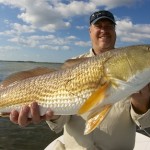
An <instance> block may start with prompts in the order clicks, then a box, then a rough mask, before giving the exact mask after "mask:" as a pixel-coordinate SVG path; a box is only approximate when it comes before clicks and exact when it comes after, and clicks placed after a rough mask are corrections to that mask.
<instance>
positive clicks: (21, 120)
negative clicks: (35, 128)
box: [10, 102, 59, 127]
mask: <svg viewBox="0 0 150 150" xmlns="http://www.w3.org/2000/svg"><path fill="white" fill-rule="evenodd" d="M29 112H30V113H31V118H28V114H29ZM58 117H59V116H54V115H53V112H52V111H51V110H49V111H47V112H46V114H45V115H44V116H40V112H39V106H38V104H37V102H33V103H32V104H31V106H30V107H29V106H27V105H26V106H23V107H22V108H21V111H20V112H18V111H16V110H13V111H11V113H10V121H12V122H13V123H15V124H19V125H20V126H22V127H25V126H27V125H29V124H30V123H35V124H38V123H40V122H41V121H43V120H45V121H46V120H47V121H48V120H54V119H57V118H58Z"/></svg>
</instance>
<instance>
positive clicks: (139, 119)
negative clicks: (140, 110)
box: [130, 105, 150, 129]
mask: <svg viewBox="0 0 150 150" xmlns="http://www.w3.org/2000/svg"><path fill="white" fill-rule="evenodd" d="M130 111H131V117H132V119H133V121H134V122H135V123H136V124H137V125H138V126H139V127H140V128H141V129H144V128H148V127H150V109H149V110H148V111H147V112H146V113H144V114H142V115H140V114H137V113H136V112H135V111H134V109H133V107H132V105H131V110H130Z"/></svg>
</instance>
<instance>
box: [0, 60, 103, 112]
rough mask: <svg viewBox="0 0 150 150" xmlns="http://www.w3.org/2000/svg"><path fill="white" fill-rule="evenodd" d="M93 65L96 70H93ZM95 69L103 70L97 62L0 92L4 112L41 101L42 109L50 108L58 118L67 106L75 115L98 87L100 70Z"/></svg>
mask: <svg viewBox="0 0 150 150" xmlns="http://www.w3.org/2000/svg"><path fill="white" fill-rule="evenodd" d="M91 64H92V67H89V66H91ZM93 66H97V67H99V65H98V62H97V61H96V60H95V59H94V60H92V61H90V62H88V63H86V64H84V63H83V64H82V65H78V66H77V67H73V69H66V70H62V71H57V72H54V73H50V74H45V75H41V76H38V77H32V78H29V79H25V80H23V81H21V82H19V83H16V84H14V85H12V86H8V87H6V88H5V89H4V90H1V92H0V97H1V98H0V101H1V103H0V108H2V107H5V109H7V107H9V108H11V109H12V108H15V107H16V106H17V107H18V106H19V107H21V106H22V105H23V104H30V103H31V102H33V101H37V102H38V103H39V104H40V105H41V106H44V107H50V108H51V109H52V110H54V112H55V113H56V114H57V109H58V108H59V107H62V108H63V107H64V106H66V108H69V107H70V111H71V113H73V114H75V113H77V108H79V107H80V106H81V105H82V104H83V103H84V101H85V100H86V99H87V98H88V97H89V96H90V95H91V93H92V92H93V91H94V90H95V89H96V88H97V86H98V83H99V79H100V78H99V77H100V69H97V68H95V67H93ZM99 68H100V67H99ZM85 74H86V78H85ZM95 79H96V80H95ZM74 99H75V100H76V101H77V102H74ZM76 107H77V108H76ZM72 108H74V109H75V110H72ZM58 113H60V112H58ZM63 113H64V114H65V112H63ZM66 113H67V114H68V113H70V112H68V111H66Z"/></svg>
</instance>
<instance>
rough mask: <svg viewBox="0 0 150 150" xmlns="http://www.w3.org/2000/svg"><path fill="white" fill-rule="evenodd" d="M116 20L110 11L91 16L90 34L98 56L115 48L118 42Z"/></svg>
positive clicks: (95, 13)
mask: <svg viewBox="0 0 150 150" xmlns="http://www.w3.org/2000/svg"><path fill="white" fill-rule="evenodd" d="M115 25H116V22H115V18H114V16H113V14H112V13H111V12H109V11H105V10H102V11H98V12H94V13H93V14H92V15H91V16H90V28H89V33H90V37H91V41H92V46H93V49H94V51H95V53H96V54H99V53H101V52H104V51H107V50H110V49H113V48H114V45H115V42H116V31H115Z"/></svg>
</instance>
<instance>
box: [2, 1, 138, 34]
mask: <svg viewBox="0 0 150 150" xmlns="http://www.w3.org/2000/svg"><path fill="white" fill-rule="evenodd" d="M138 1H139V0H138ZM135 2H136V0H122V1H120V0H113V1H112V0H101V1H100V0H85V1H80V0H70V1H69V0H50V1H47V0H42V1H41V0H34V1H31V0H1V1H0V3H1V4H4V5H8V6H11V7H16V8H19V10H20V13H19V14H18V16H17V17H18V18H19V19H21V20H22V21H23V22H25V23H26V24H27V25H30V26H32V27H34V28H37V29H40V30H42V31H47V32H55V31H56V30H58V29H64V28H68V27H70V26H71V22H70V20H69V19H70V18H72V17H74V16H83V15H89V14H90V13H92V12H93V11H95V10H97V9H99V7H102V6H104V7H105V8H107V9H110V8H114V7H118V6H122V5H130V4H132V3H135Z"/></svg>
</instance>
